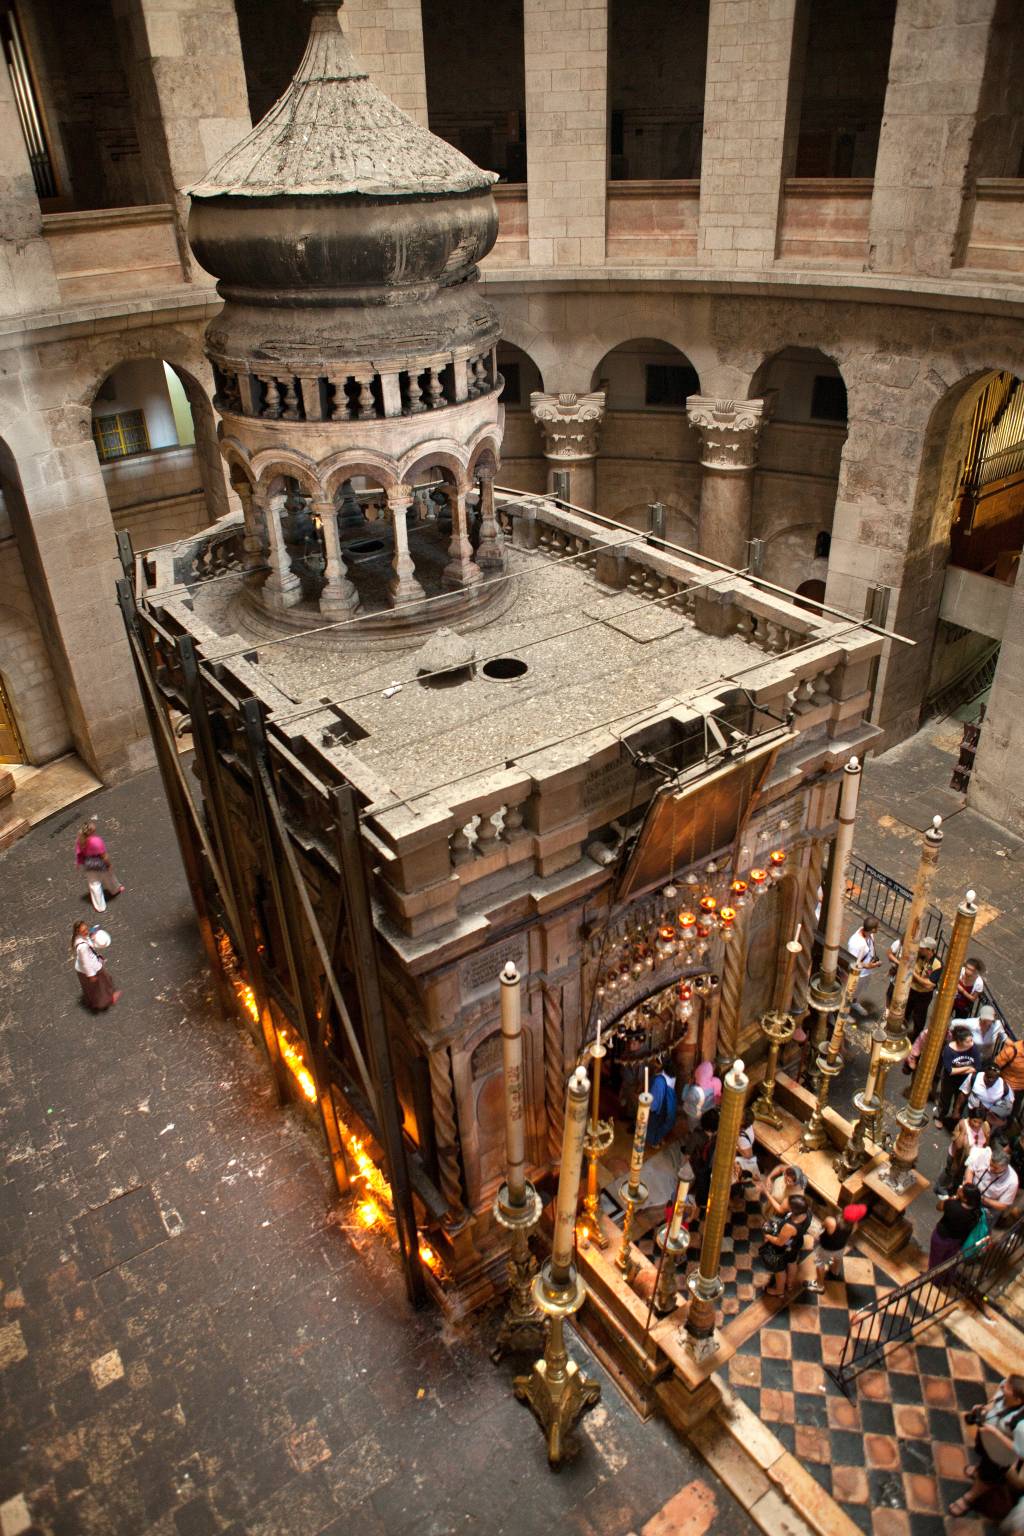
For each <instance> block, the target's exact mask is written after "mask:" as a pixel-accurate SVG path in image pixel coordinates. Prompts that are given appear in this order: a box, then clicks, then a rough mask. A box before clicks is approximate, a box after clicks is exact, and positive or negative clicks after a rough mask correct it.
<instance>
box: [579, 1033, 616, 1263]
mask: <svg viewBox="0 0 1024 1536" xmlns="http://www.w3.org/2000/svg"><path fill="white" fill-rule="evenodd" d="M607 1054H608V1051H607V1048H606V1047H605V1046H604V1045H602V1044H601V1025H600V1022H598V1026H597V1039H596V1040H595V1041H594V1044H593V1045H592V1046H591V1047H590V1060H591V1063H592V1066H591V1072H592V1074H593V1080H594V1086H593V1097H592V1100H591V1110H590V1124H589V1125H588V1126H587V1134H586V1138H585V1140H584V1143H583V1150H584V1152H585V1153H586V1157H587V1193H586V1195H585V1196H584V1200H583V1225H584V1228H585V1232H586V1240H587V1242H590V1243H595V1244H596V1245H597V1247H598V1248H607V1246H608V1239H607V1238H606V1237H605V1235H604V1233H603V1232H602V1230H601V1211H600V1206H599V1201H600V1191H599V1190H598V1187H597V1183H598V1181H597V1165H598V1163H599V1162H600V1160H601V1158H602V1157H603V1156H604V1154H605V1153H606V1152H607V1151H608V1148H609V1147H610V1146H611V1144H612V1142H613V1141H614V1139H615V1127H614V1126H613V1125H612V1122H611V1121H610V1120H602V1119H601V1118H600V1113H599V1111H600V1107H601V1063H602V1061H603V1060H604V1058H605V1057H606V1056H607Z"/></svg>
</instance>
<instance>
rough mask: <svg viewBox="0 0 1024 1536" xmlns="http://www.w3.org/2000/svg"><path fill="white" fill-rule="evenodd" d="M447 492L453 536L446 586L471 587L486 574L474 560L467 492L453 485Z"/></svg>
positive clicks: (445, 578)
mask: <svg viewBox="0 0 1024 1536" xmlns="http://www.w3.org/2000/svg"><path fill="white" fill-rule="evenodd" d="M445 490H446V492H447V496H448V505H449V506H450V507H451V509H452V536H451V542H450V543H449V545H448V564H447V565H446V566H445V568H444V578H443V579H444V584H445V586H446V587H471V586H474V585H475V584H476V582H478V581H482V580H483V574H484V573H483V571H482V570H481V569H480V567H479V566H478V565H477V563H476V561H475V560H474V559H473V546H472V544H471V543H470V540H469V512H468V509H467V507H466V492H465V490H464V489H463V488H459V489H458V490H456V488H455V487H454V486H451V485H449V486H446V487H445Z"/></svg>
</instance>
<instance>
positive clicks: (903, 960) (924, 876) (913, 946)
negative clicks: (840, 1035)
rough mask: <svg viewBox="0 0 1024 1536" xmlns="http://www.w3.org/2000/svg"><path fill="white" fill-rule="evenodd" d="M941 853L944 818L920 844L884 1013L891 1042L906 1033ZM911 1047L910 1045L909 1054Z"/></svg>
mask: <svg viewBox="0 0 1024 1536" xmlns="http://www.w3.org/2000/svg"><path fill="white" fill-rule="evenodd" d="M941 849H942V817H941V816H933V817H932V824H931V826H930V827H929V829H928V831H927V832H926V833H925V835H924V838H923V839H922V842H921V857H920V860H919V862H918V866H917V878H916V879H915V881H914V891H913V895H912V896H911V899H910V910H909V911H908V913H907V923H906V927H905V928H904V930H903V935H902V938H901V941H900V958H899V964H898V965H897V967H896V980H895V982H894V983H893V989H892V997H891V998H890V1000H889V1006H888V1008H887V1009H886V1011H885V1029H886V1033H887V1034H888V1036H889V1038H890V1039H891V1040H901V1039H902V1038H903V1036H904V1034H905V1033H906V1030H905V1025H904V1020H905V1018H906V1012H907V998H908V997H909V995H910V982H911V978H912V976H913V974H914V966H915V965H916V964H917V952H918V947H919V944H920V941H921V938H922V933H921V920H922V918H923V917H924V913H925V909H926V907H927V906H928V901H929V898H930V896H931V889H932V883H933V882H934V879H935V869H936V866H937V864H938V862H939V853H940V851H941ZM909 1050H910V1043H909V1041H908V1043H907V1051H909Z"/></svg>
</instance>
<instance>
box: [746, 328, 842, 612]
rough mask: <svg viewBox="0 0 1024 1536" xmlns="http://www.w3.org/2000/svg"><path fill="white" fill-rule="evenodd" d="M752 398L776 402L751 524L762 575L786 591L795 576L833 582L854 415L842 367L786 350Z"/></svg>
mask: <svg viewBox="0 0 1024 1536" xmlns="http://www.w3.org/2000/svg"><path fill="white" fill-rule="evenodd" d="M748 398H749V399H755V400H756V399H762V398H763V399H765V400H767V402H768V405H767V418H766V421H765V425H764V427H763V428H762V431H761V438H760V442H759V444H758V457H757V469H756V471H755V475H754V497H753V510H752V517H751V535H752V537H753V538H755V539H760V540H761V541H762V563H761V574H762V575H763V576H765V577H767V579H768V580H769V581H774V582H777V583H778V584H779V585H780V586H792V585H793V584H794V583H793V573H794V572H799V573H800V576H801V578H802V579H805V580H808V581H813V582H815V583H820V582H824V581H827V579H828V556H829V550H830V548H831V542H832V527H833V523H834V521H835V510H836V497H837V495H838V491H839V476H840V468H841V464H842V455H843V448H844V446H845V443H846V437H847V423H848V410H849V408H848V401H847V393H846V381H845V379H844V378H843V375H842V371H841V369H840V367H839V364H838V363H837V362H836V360H835V359H834V358H833V357H830V356H829V355H828V353H826V352H823V351H822V350H821V349H820V348H817V347H806V346H787V347H780V348H778V349H777V350H776V351H774V352H772V353H769V354H768V355H767V356H766V357H765V358H763V359H762V361H761V363H760V364H759V365H758V367H757V368H756V369H755V370H754V373H753V375H752V376H751V380H750V388H749V392H748Z"/></svg>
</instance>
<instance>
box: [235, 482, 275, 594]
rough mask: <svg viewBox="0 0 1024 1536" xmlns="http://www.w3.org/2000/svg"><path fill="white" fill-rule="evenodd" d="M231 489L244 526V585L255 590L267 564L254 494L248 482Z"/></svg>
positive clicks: (259, 583)
mask: <svg viewBox="0 0 1024 1536" xmlns="http://www.w3.org/2000/svg"><path fill="white" fill-rule="evenodd" d="M233 489H234V492H235V495H236V496H237V497H238V499H239V501H240V502H241V503H242V521H243V524H244V526H245V533H244V534H243V536H242V570H243V571H244V573H245V584H246V586H247V587H250V588H255V587H259V586H260V585H261V577H262V575H263V572H264V569H265V568H266V564H267V560H266V553H265V551H264V547H263V533H262V531H261V528H260V519H259V518H258V516H257V511H256V504H255V503H256V493H255V491H254V490H253V487H252V486H251V485H250V484H249V483H248V481H246V482H245V483H244V484H242V485H236V486H234V488H233Z"/></svg>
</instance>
